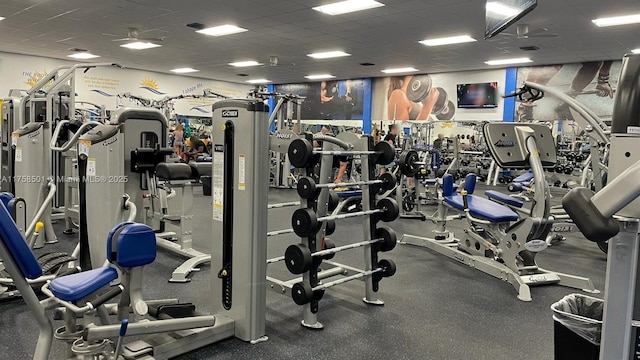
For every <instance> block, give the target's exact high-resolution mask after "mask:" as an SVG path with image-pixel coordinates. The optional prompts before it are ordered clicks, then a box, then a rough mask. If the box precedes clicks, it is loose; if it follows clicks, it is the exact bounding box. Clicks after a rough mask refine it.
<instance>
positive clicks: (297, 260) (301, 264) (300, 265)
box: [284, 244, 313, 275]
mask: <svg viewBox="0 0 640 360" xmlns="http://www.w3.org/2000/svg"><path fill="white" fill-rule="evenodd" d="M284 262H285V265H287V269H288V270H289V271H290V272H291V273H292V274H295V275H299V274H302V273H305V272H307V271H309V269H311V265H312V264H313V257H312V256H311V251H310V250H309V248H308V247H307V246H306V245H304V244H295V245H290V246H288V247H287V249H286V250H285V251H284Z"/></svg>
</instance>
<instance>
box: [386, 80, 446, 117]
mask: <svg viewBox="0 0 640 360" xmlns="http://www.w3.org/2000/svg"><path fill="white" fill-rule="evenodd" d="M387 101H388V104H387V120H395V121H407V120H428V119H429V115H431V114H433V115H435V116H436V117H437V118H438V119H439V120H451V119H453V116H454V115H455V111H456V108H455V105H454V104H453V102H452V101H451V100H449V96H448V94H447V92H446V91H445V90H444V89H443V88H441V87H433V81H432V79H431V76H429V75H407V76H393V77H391V78H389V90H388V92H387Z"/></svg>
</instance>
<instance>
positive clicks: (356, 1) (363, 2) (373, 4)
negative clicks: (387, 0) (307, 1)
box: [313, 0, 384, 15]
mask: <svg viewBox="0 0 640 360" xmlns="http://www.w3.org/2000/svg"><path fill="white" fill-rule="evenodd" d="M381 6H384V4H383V3H381V2H378V1H374V0H346V1H339V2H335V3H333V4H329V5H323V6H316V7H314V8H313V10H315V11H320V12H323V13H325V14H329V15H342V14H346V13H350V12H355V11H361V10H368V9H373V8H377V7H381Z"/></svg>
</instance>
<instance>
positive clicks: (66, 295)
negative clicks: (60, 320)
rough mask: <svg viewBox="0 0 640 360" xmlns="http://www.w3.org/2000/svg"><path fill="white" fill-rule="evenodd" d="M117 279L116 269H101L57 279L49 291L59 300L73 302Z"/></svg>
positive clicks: (52, 282) (53, 281)
mask: <svg viewBox="0 0 640 360" xmlns="http://www.w3.org/2000/svg"><path fill="white" fill-rule="evenodd" d="M117 278H118V272H117V271H116V269H114V268H112V267H101V268H98V269H95V270H88V271H83V272H81V273H77V274H73V275H67V276H62V277H59V278H56V279H54V280H52V281H51V284H50V285H49V289H51V292H52V293H53V295H55V296H56V297H57V298H58V299H60V300H64V301H70V302H73V301H78V300H80V299H82V298H85V297H87V296H89V295H91V294H93V293H95V292H96V291H98V290H100V289H101V288H103V287H105V286H107V285H109V283H110V282H112V281H113V280H115V279H117Z"/></svg>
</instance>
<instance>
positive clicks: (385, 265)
mask: <svg viewBox="0 0 640 360" xmlns="http://www.w3.org/2000/svg"><path fill="white" fill-rule="evenodd" d="M378 267H379V268H382V269H383V271H382V276H383V277H391V276H393V275H394V274H395V273H396V263H394V262H393V261H392V260H387V259H382V260H380V261H378Z"/></svg>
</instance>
